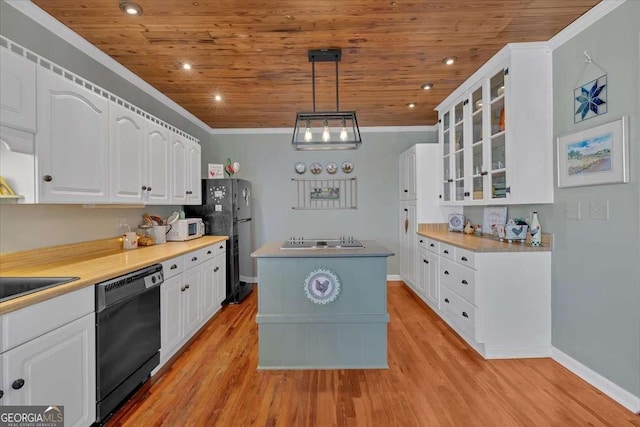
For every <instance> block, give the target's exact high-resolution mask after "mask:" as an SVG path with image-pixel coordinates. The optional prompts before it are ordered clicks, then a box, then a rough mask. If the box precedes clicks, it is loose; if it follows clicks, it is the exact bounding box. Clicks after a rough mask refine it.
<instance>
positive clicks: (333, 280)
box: [304, 268, 340, 304]
mask: <svg viewBox="0 0 640 427" xmlns="http://www.w3.org/2000/svg"><path fill="white" fill-rule="evenodd" d="M304 293H305V294H306V295H307V298H308V299H309V300H311V301H312V302H314V303H315V304H328V303H330V302H333V301H335V300H336V298H338V295H339V294H340V279H339V278H338V275H337V274H336V273H335V272H334V271H332V270H329V269H328V268H317V269H315V270H313V271H312V272H310V273H309V275H308V276H307V278H306V279H305V281H304Z"/></svg>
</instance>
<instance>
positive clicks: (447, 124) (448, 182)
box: [439, 110, 453, 203]
mask: <svg viewBox="0 0 640 427" xmlns="http://www.w3.org/2000/svg"><path fill="white" fill-rule="evenodd" d="M439 123H440V146H441V152H442V177H441V180H440V182H441V190H440V191H441V193H440V200H441V202H443V203H449V202H451V192H452V188H453V178H452V176H451V162H452V160H451V158H452V157H453V155H452V150H451V134H452V130H451V112H450V111H448V110H446V111H444V112H443V113H442V118H441V119H440V120H439Z"/></svg>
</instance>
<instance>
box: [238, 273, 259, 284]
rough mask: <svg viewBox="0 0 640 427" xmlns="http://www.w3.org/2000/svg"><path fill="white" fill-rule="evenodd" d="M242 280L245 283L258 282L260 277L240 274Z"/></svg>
mask: <svg viewBox="0 0 640 427" xmlns="http://www.w3.org/2000/svg"><path fill="white" fill-rule="evenodd" d="M240 281H241V282H245V283H258V278H257V277H249V276H243V275H240Z"/></svg>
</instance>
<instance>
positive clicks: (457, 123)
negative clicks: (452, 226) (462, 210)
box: [451, 99, 468, 203]
mask: <svg viewBox="0 0 640 427" xmlns="http://www.w3.org/2000/svg"><path fill="white" fill-rule="evenodd" d="M467 102H468V101H467V100H466V99H461V100H460V101H458V102H456V103H455V104H454V107H453V133H452V134H451V137H452V142H453V143H452V150H453V152H452V154H451V156H452V157H451V160H452V162H453V174H454V175H453V200H454V201H455V202H458V203H462V202H464V198H465V192H466V190H465V176H466V165H465V147H466V145H467V140H466V139H467V138H466V135H465V127H466V125H465V110H466V105H467Z"/></svg>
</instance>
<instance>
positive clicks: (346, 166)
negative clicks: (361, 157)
mask: <svg viewBox="0 0 640 427" xmlns="http://www.w3.org/2000/svg"><path fill="white" fill-rule="evenodd" d="M352 171H353V163H351V162H342V172H344V173H351V172H352Z"/></svg>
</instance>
